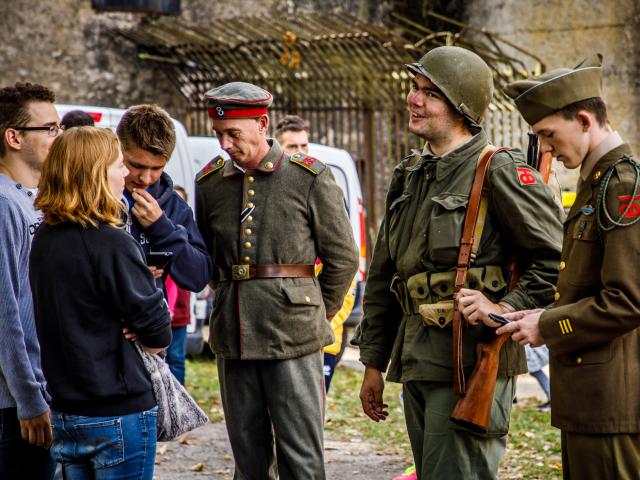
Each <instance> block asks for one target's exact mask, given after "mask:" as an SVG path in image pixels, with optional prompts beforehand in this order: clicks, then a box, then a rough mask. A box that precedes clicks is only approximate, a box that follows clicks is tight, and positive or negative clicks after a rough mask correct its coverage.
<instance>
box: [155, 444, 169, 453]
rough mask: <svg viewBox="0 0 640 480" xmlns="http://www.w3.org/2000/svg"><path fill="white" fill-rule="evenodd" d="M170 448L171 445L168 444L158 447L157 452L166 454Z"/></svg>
mask: <svg viewBox="0 0 640 480" xmlns="http://www.w3.org/2000/svg"><path fill="white" fill-rule="evenodd" d="M168 450H169V446H168V445H163V446H161V447H159V448H157V449H156V453H157V454H158V455H164V454H165V453H167V451H168Z"/></svg>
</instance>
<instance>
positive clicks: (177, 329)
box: [165, 185, 191, 385]
mask: <svg viewBox="0 0 640 480" xmlns="http://www.w3.org/2000/svg"><path fill="white" fill-rule="evenodd" d="M173 190H174V191H175V192H176V193H177V194H178V195H179V196H180V198H182V199H183V200H184V201H185V202H186V201H187V192H186V191H185V190H184V188H182V187H181V186H179V185H174V186H173ZM165 288H166V292H167V302H168V304H169V312H171V345H169V348H167V356H166V357H165V360H166V361H167V363H168V364H169V369H170V370H171V373H173V375H174V376H175V377H176V378H177V379H178V381H179V382H180V383H181V384H183V385H184V378H185V356H186V344H187V326H188V325H189V321H190V319H191V292H190V291H189V290H184V289H182V288H180V287H178V285H176V283H175V282H174V281H173V278H171V275H169V276H167V279H166V280H165Z"/></svg>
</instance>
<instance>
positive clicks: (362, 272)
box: [187, 137, 367, 344]
mask: <svg viewBox="0 0 640 480" xmlns="http://www.w3.org/2000/svg"><path fill="white" fill-rule="evenodd" d="M187 141H188V144H189V149H190V151H191V152H192V157H193V158H194V161H195V163H196V164H197V165H198V166H197V170H198V171H199V170H200V169H202V168H203V167H204V166H205V165H206V164H207V163H209V161H211V159H212V158H214V157H216V156H217V155H222V156H223V157H224V158H229V156H228V155H227V153H226V152H225V151H224V150H222V148H221V147H220V142H219V141H218V139H217V138H215V137H188V139H187ZM309 155H310V156H312V157H316V158H317V159H319V160H321V161H322V162H324V163H326V164H327V165H329V166H330V167H331V170H332V172H333V176H334V177H335V178H336V182H337V183H338V185H340V188H342V191H343V193H344V199H345V206H346V208H347V212H348V214H349V220H350V222H351V228H352V229H353V236H354V238H355V240H356V244H357V245H358V248H359V251H360V268H359V270H358V273H357V290H356V302H355V304H354V307H353V311H352V312H351V316H350V317H349V318H348V319H347V325H349V326H354V325H357V324H358V323H359V322H360V319H361V318H362V296H363V294H364V286H365V279H366V268H367V235H366V227H365V211H364V204H363V201H362V189H361V188H360V180H359V179H358V170H357V169H356V164H355V162H354V161H353V159H352V158H351V155H349V153H348V152H347V151H346V150H341V149H339V148H333V147H328V146H326V145H319V144H317V143H310V144H309ZM345 332H346V329H345ZM343 344H346V342H343Z"/></svg>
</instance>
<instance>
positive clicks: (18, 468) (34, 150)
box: [0, 83, 62, 480]
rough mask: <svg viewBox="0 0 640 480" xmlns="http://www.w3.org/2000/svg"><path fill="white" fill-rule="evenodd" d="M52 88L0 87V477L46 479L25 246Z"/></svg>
mask: <svg viewBox="0 0 640 480" xmlns="http://www.w3.org/2000/svg"><path fill="white" fill-rule="evenodd" d="M54 101H55V95H54V93H53V92H52V91H51V90H49V89H48V88H46V87H43V86H42V85H34V84H30V83H16V84H15V85H14V86H10V87H5V88H2V89H0V135H1V136H2V140H1V141H0V219H1V222H2V224H1V228H0V291H2V296H0V478H2V479H7V480H13V479H18V478H29V479H49V478H52V477H53V474H54V471H55V463H54V462H53V460H52V457H51V456H50V455H49V451H48V448H49V447H50V446H51V440H52V438H51V422H50V419H49V405H48V400H49V395H48V394H47V392H46V383H45V379H44V376H43V374H42V368H41V366H40V347H39V344H38V339H37V336H36V328H35V320H34V313H33V301H32V297H31V288H30V285H29V251H30V248H31V240H32V238H33V234H34V233H35V231H36V229H37V228H38V225H39V224H40V223H41V216H40V214H39V213H38V212H37V211H36V210H34V208H33V201H34V199H35V196H36V189H37V187H38V181H39V180H40V172H41V169H42V165H43V164H44V161H45V159H46V157H47V153H48V152H49V147H50V146H51V144H52V143H53V141H54V139H55V137H56V136H57V135H58V134H59V133H60V132H61V130H62V129H61V127H60V124H59V122H60V118H59V117H58V113H57V111H56V109H55V108H54V106H53V102H54Z"/></svg>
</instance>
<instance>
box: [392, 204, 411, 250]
mask: <svg viewBox="0 0 640 480" xmlns="http://www.w3.org/2000/svg"><path fill="white" fill-rule="evenodd" d="M408 199H409V195H406V194H402V195H400V196H399V197H398V198H396V199H395V200H394V201H393V202H392V203H391V205H390V206H389V213H388V217H389V226H388V228H389V253H390V254H391V258H396V257H397V254H398V242H399V239H400V237H401V235H402V230H403V228H404V226H403V225H402V215H403V211H404V206H405V205H407V203H408V202H407V200H408Z"/></svg>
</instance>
